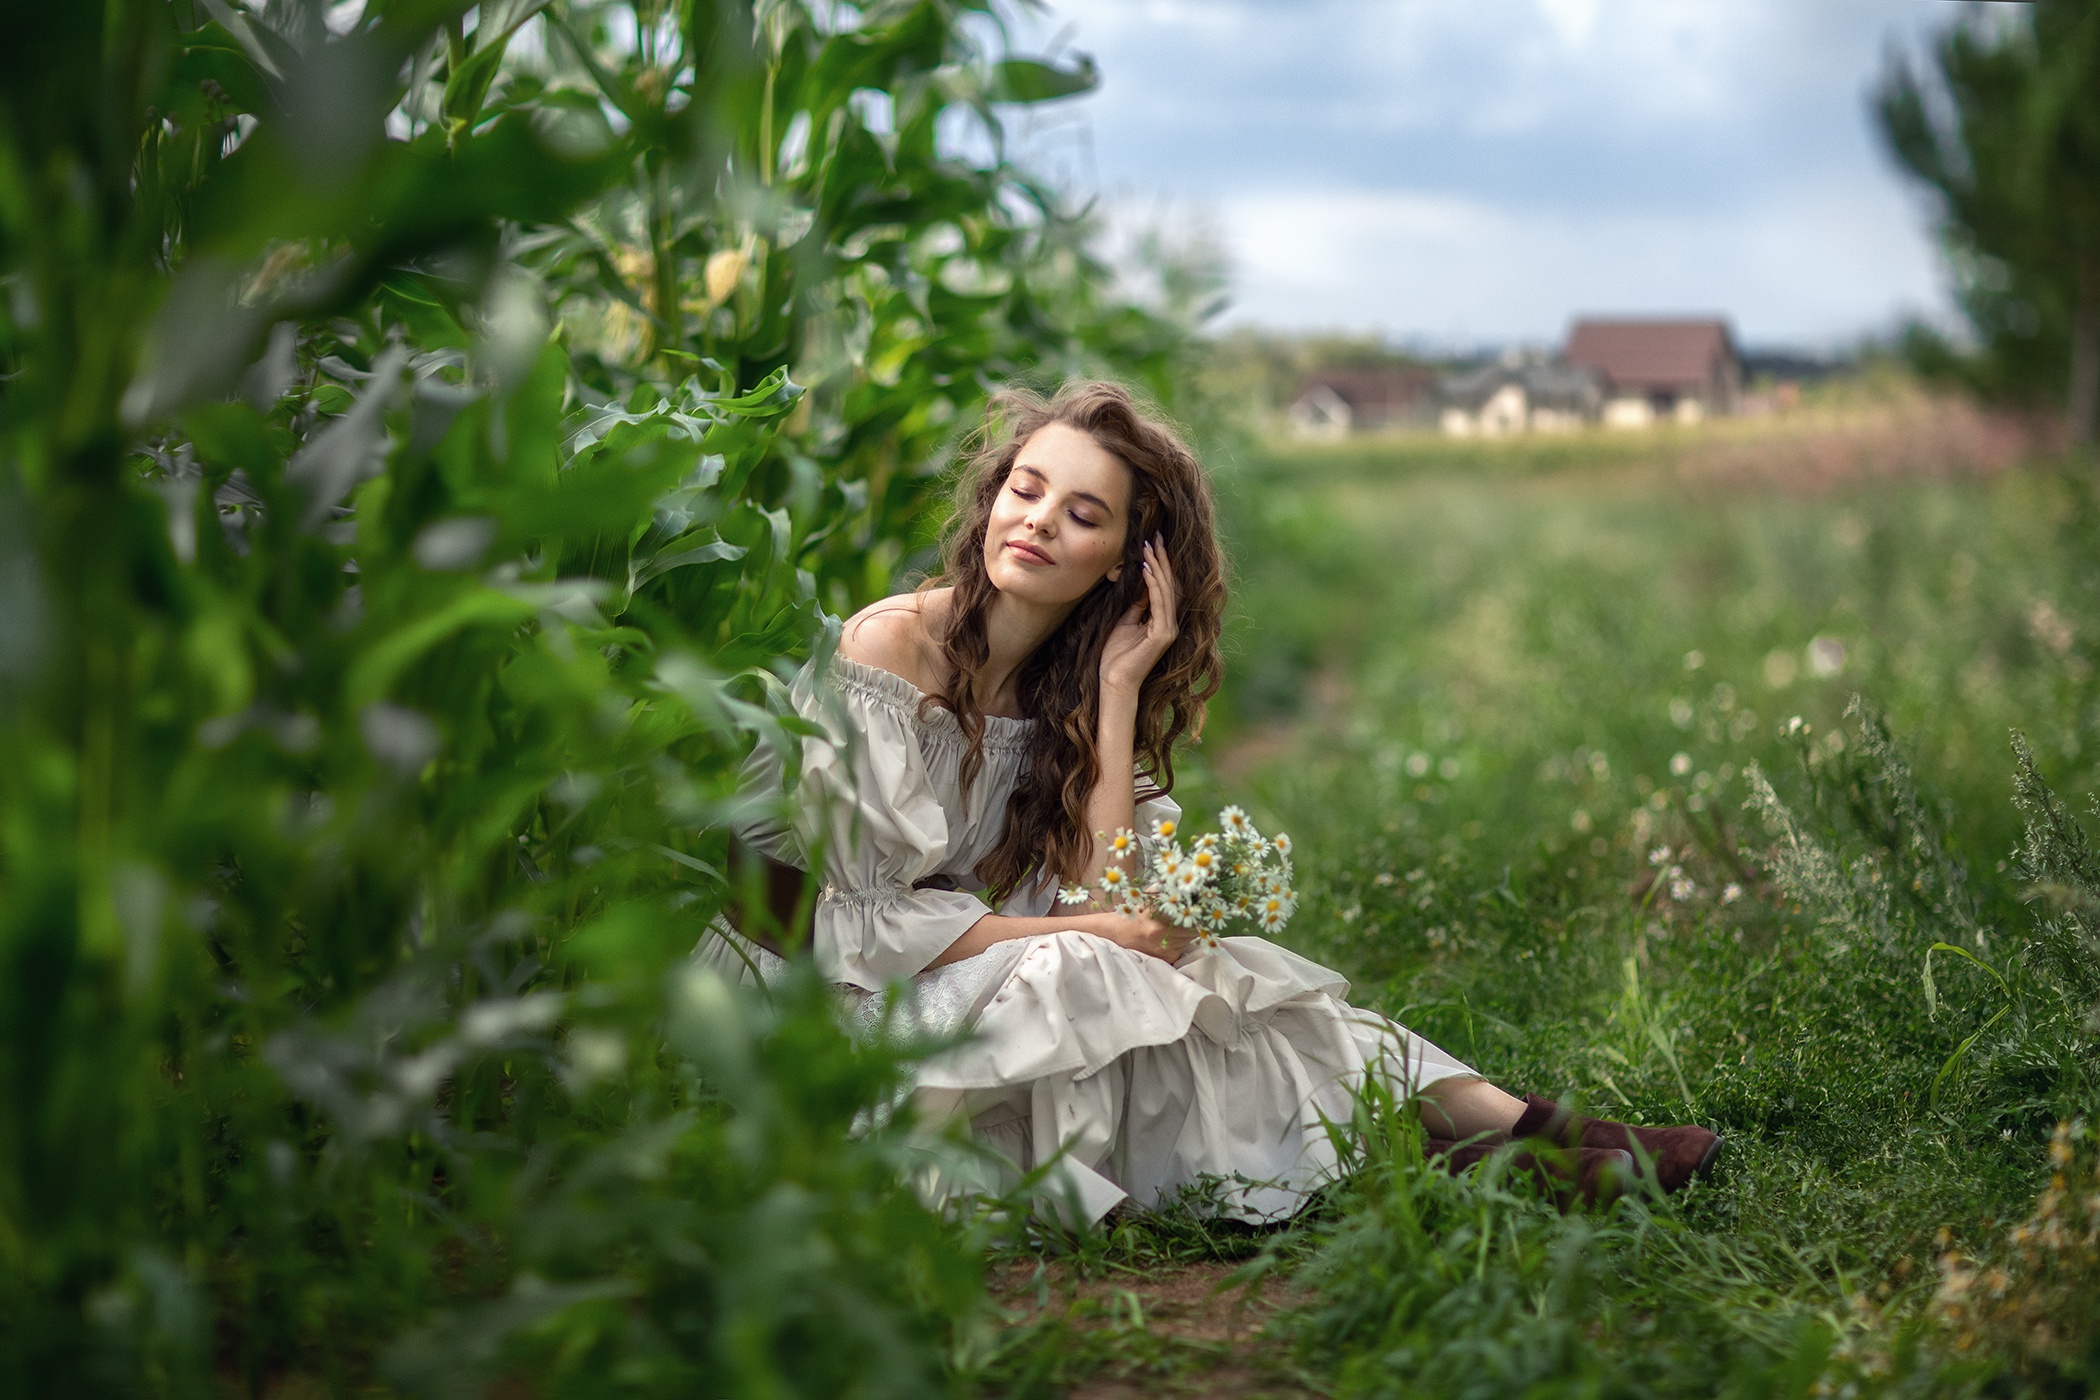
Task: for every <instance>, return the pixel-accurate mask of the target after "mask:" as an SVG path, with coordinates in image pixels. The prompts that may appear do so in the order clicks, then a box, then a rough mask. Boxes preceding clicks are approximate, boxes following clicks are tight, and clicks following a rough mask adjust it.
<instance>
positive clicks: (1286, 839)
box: [1273, 831, 1291, 856]
mask: <svg viewBox="0 0 2100 1400" xmlns="http://www.w3.org/2000/svg"><path fill="white" fill-rule="evenodd" d="M1273 844H1274V845H1275V847H1276V854H1277V855H1280V856H1289V855H1290V853H1291V838H1290V835H1289V833H1287V832H1282V831H1279V832H1277V833H1276V840H1275V841H1274V843H1273Z"/></svg>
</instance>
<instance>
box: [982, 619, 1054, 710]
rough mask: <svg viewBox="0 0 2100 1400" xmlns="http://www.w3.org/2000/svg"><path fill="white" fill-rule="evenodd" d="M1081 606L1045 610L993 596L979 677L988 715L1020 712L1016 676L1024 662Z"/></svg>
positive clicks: (985, 622) (986, 621) (985, 629)
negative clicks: (981, 670)
mask: <svg viewBox="0 0 2100 1400" xmlns="http://www.w3.org/2000/svg"><path fill="white" fill-rule="evenodd" d="M1077 606H1079V605H1078V603H1076V602H1072V603H1063V604H1060V605H1058V606H1055V607H1045V606H1043V605H1041V604H1037V603H1028V602H1023V601H1022V600H1020V599H1018V598H1015V597H1014V596H1012V595H1011V594H1008V593H995V594H993V595H992V602H991V606H990V607H989V608H987V609H986V610H985V617H984V640H985V648H986V655H985V659H984V670H983V672H982V673H981V674H980V675H979V676H978V686H979V690H978V702H979V703H980V704H982V705H983V706H984V707H985V708H986V710H987V711H988V712H989V711H994V710H997V711H1005V712H1008V713H1012V712H1015V711H1017V710H1018V709H1019V707H1020V695H1019V693H1018V692H1017V691H1016V689H1015V687H1014V676H1015V674H1016V673H1017V672H1019V671H1020V669H1021V663H1023V662H1024V661H1026V660H1027V659H1028V658H1029V657H1030V656H1031V655H1033V654H1034V652H1035V649H1036V648H1037V647H1039V646H1041V645H1042V644H1043V643H1044V642H1046V641H1048V640H1049V639H1050V634H1051V633H1052V632H1055V631H1056V630H1057V629H1058V627H1059V626H1060V625H1061V624H1062V623H1063V622H1064V620H1065V619H1066V618H1068V617H1070V616H1071V615H1072V609H1073V608H1075V607H1077Z"/></svg>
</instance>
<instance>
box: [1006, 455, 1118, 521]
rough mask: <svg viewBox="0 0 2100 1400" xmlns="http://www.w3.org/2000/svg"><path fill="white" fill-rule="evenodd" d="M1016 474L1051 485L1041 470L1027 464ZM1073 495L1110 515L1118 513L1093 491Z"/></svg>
mask: <svg viewBox="0 0 2100 1400" xmlns="http://www.w3.org/2000/svg"><path fill="white" fill-rule="evenodd" d="M1014 472H1015V473H1019V472H1027V473H1028V474H1029V475H1030V476H1032V477H1034V478H1035V479H1036V480H1037V481H1040V482H1042V483H1043V485H1045V486H1048V485H1049V484H1050V478H1049V477H1047V476H1044V475H1043V473H1042V471H1041V469H1039V468H1036V467H1031V466H1028V465H1027V464H1026V463H1023V464H1021V465H1018V466H1016V467H1015V468H1014ZM1072 494H1073V495H1074V496H1077V497H1078V498H1079V499H1080V500H1082V501H1091V502H1093V503H1094V504H1095V505H1097V506H1099V507H1101V509H1102V510H1103V511H1105V512H1107V513H1108V514H1109V515H1114V514H1115V513H1116V508H1115V507H1114V506H1112V505H1110V504H1109V503H1108V502H1107V501H1104V500H1102V499H1101V498H1100V497H1099V496H1097V495H1095V494H1094V493H1093V492H1091V491H1074V492H1073V493H1072Z"/></svg>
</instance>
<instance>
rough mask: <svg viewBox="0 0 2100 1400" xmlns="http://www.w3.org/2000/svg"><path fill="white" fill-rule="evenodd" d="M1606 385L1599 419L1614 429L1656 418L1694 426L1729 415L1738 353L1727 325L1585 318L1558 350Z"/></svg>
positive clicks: (1738, 384) (1738, 379) (1738, 377)
mask: <svg viewBox="0 0 2100 1400" xmlns="http://www.w3.org/2000/svg"><path fill="white" fill-rule="evenodd" d="M1561 358H1562V360H1564V361H1565V362H1566V363H1567V364H1568V365H1570V366H1572V367H1574V368H1578V369H1584V370H1587V371H1589V372H1590V373H1592V374H1594V375H1595V376H1596V377H1597V378H1598V380H1599V381H1600V382H1601V383H1602V385H1603V386H1604V407H1603V413H1602V417H1603V420H1604V422H1605V423H1606V424H1607V425H1610V426H1613V427H1627V428H1637V427H1646V426H1647V425H1648V424H1650V423H1652V422H1655V421H1656V420H1658V419H1665V420H1667V419H1674V420H1676V421H1677V422H1680V423H1696V422H1698V421H1699V420H1700V419H1702V418H1704V417H1707V416H1708V415H1710V414H1717V413H1733V412H1735V409H1736V400H1737V398H1738V397H1739V396H1740V394H1741V393H1742V387H1743V365H1742V357H1741V356H1740V355H1739V354H1738V353H1737V351H1736V346H1735V337H1734V336H1733V335H1731V334H1730V333H1729V330H1728V323H1727V322H1726V321H1723V320H1720V319H1718V318H1714V319H1704V320H1654V321H1646V320H1632V319H1627V320H1616V319H1604V318H1601V317H1600V318H1585V319H1583V320H1579V321H1577V322H1576V323H1575V325H1574V326H1573V328H1572V329H1570V330H1569V332H1568V346H1567V349H1566V350H1564V351H1563V352H1562V354H1561Z"/></svg>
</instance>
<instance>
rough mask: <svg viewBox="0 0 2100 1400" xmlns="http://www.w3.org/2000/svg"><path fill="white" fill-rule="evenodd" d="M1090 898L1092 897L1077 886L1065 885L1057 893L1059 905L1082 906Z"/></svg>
mask: <svg viewBox="0 0 2100 1400" xmlns="http://www.w3.org/2000/svg"><path fill="white" fill-rule="evenodd" d="M1092 898H1093V896H1092V895H1090V894H1088V893H1087V892H1086V890H1085V888H1084V887H1082V886H1079V885H1066V886H1065V887H1064V888H1063V889H1061V890H1059V891H1058V892H1057V902H1058V903H1059V904H1084V903H1086V902H1087V901H1088V900H1089V899H1092Z"/></svg>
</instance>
